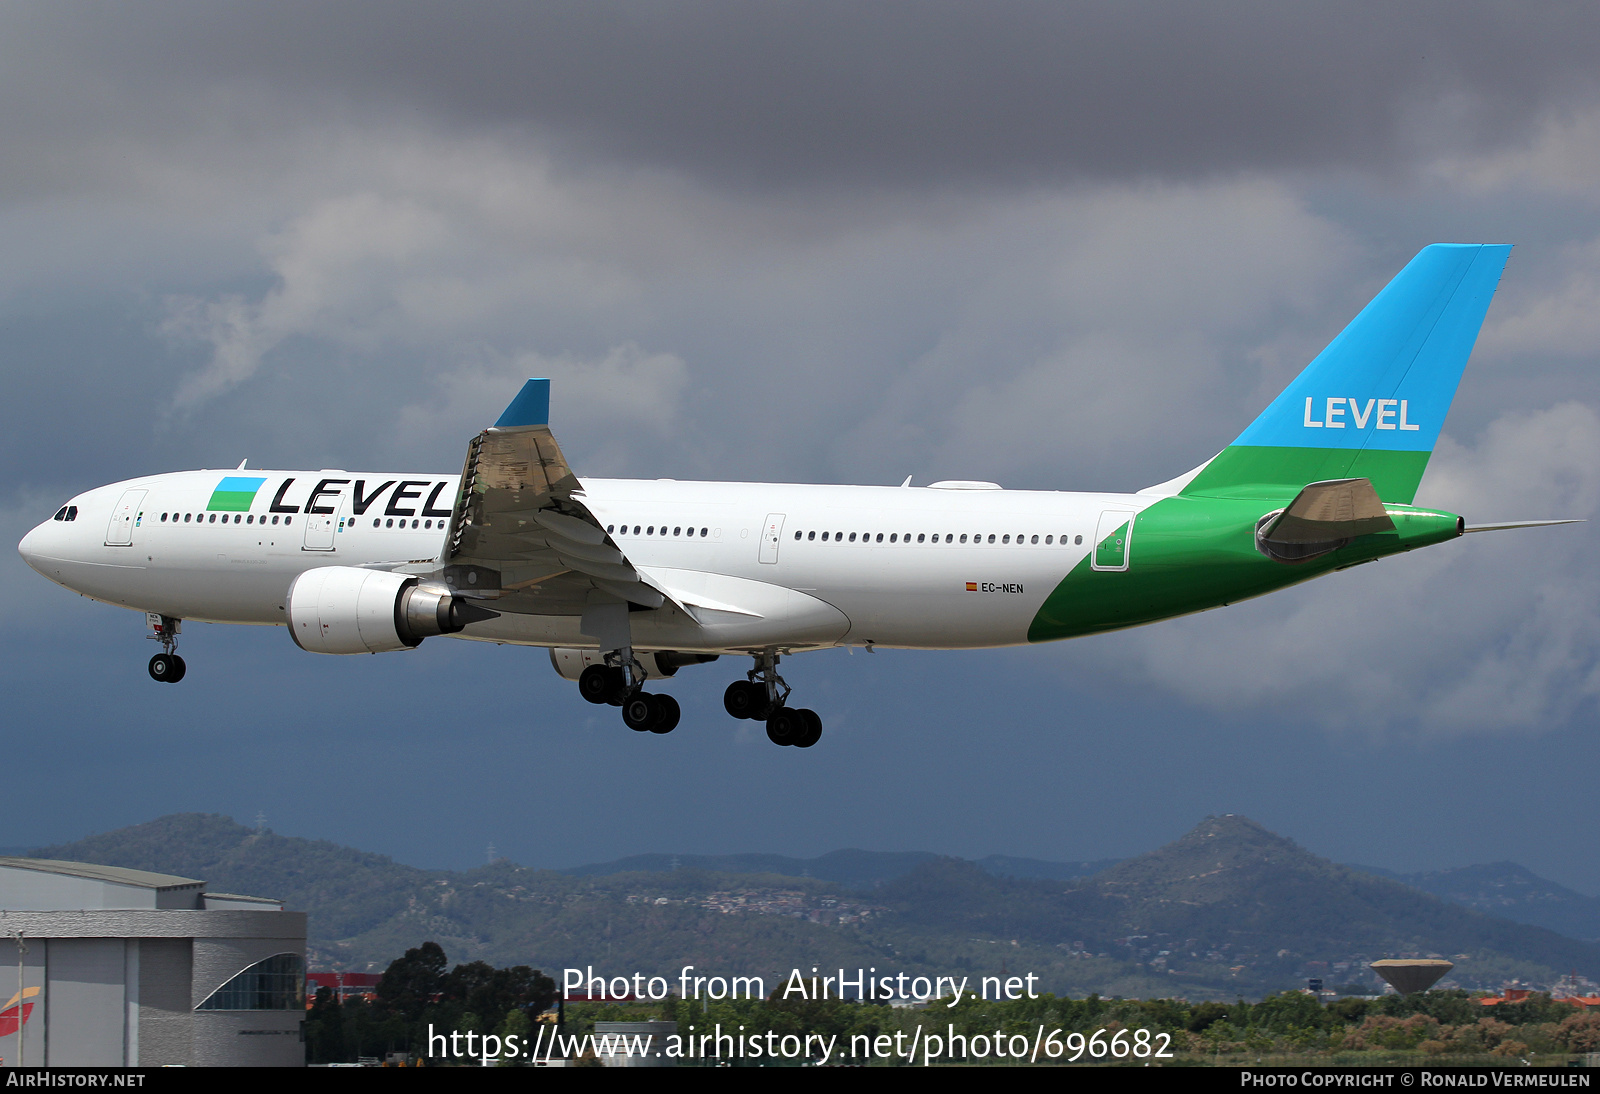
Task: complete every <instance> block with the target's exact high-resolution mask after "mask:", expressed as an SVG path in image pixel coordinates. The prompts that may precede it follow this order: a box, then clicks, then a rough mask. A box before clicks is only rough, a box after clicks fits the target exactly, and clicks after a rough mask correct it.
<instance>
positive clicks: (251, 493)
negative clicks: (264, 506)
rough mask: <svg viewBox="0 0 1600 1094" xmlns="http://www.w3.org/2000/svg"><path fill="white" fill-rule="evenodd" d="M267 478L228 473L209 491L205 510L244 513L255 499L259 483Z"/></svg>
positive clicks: (259, 487) (259, 486)
mask: <svg viewBox="0 0 1600 1094" xmlns="http://www.w3.org/2000/svg"><path fill="white" fill-rule="evenodd" d="M266 481H267V480H266V479H264V478H262V479H255V478H248V477H245V476H242V475H229V476H228V477H227V478H225V479H223V480H222V481H221V482H219V483H217V488H216V489H215V490H213V491H212V492H211V501H210V502H209V503H208V504H207V505H206V511H207V512H219V513H244V512H248V511H249V509H250V504H251V503H252V502H254V501H255V500H256V491H257V490H260V489H261V484H262V483H264V482H266Z"/></svg>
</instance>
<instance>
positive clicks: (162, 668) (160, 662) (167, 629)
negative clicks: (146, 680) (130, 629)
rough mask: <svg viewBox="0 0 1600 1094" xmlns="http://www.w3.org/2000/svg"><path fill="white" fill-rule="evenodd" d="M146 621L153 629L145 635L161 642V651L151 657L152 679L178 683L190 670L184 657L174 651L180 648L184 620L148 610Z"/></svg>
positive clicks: (164, 682) (166, 682)
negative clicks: (180, 635)
mask: <svg viewBox="0 0 1600 1094" xmlns="http://www.w3.org/2000/svg"><path fill="white" fill-rule="evenodd" d="M145 622H147V623H148V624H149V625H150V631H151V633H150V634H147V635H145V637H146V638H149V639H152V640H154V641H157V642H160V643H161V652H160V653H158V654H156V655H155V656H154V657H152V658H150V679H152V680H156V681H159V682H160V683H163V684H176V683H177V682H178V681H179V680H182V679H183V674H184V673H185V672H187V671H188V666H186V665H185V664H184V663H183V658H181V657H179V656H178V655H177V653H176V652H174V651H175V650H176V649H177V648H178V632H179V631H180V630H182V629H183V620H181V619H174V618H173V617H172V616H170V615H157V614H156V613H154V612H148V613H146V615H145Z"/></svg>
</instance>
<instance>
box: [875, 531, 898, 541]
mask: <svg viewBox="0 0 1600 1094" xmlns="http://www.w3.org/2000/svg"><path fill="white" fill-rule="evenodd" d="M878 538H879V539H882V538H883V537H882V536H879V537H878ZM897 541H898V537H897V536H896V535H895V534H894V533H893V532H891V533H890V534H889V542H890V543H895V542H897Z"/></svg>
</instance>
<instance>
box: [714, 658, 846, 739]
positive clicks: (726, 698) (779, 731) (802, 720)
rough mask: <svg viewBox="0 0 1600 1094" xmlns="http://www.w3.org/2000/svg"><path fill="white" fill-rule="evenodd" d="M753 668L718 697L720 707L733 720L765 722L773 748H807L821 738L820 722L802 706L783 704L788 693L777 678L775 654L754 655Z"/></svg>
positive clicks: (782, 680) (814, 712)
mask: <svg viewBox="0 0 1600 1094" xmlns="http://www.w3.org/2000/svg"><path fill="white" fill-rule="evenodd" d="M755 659H756V666H755V668H753V669H751V670H750V672H749V673H748V674H747V679H744V680H735V681H734V682H733V683H731V684H729V685H728V690H727V691H726V692H724V693H723V695H722V707H723V709H724V710H726V711H727V712H728V713H729V714H731V715H733V716H734V717H735V718H748V719H750V720H751V721H755V722H766V723H767V740H769V741H771V742H772V743H773V744H775V745H793V746H794V747H796V748H810V747H811V746H812V745H814V744H816V743H817V742H818V741H819V740H821V739H822V719H821V718H820V717H818V715H817V712H816V711H814V710H809V709H807V708H805V707H801V708H799V709H795V708H792V707H789V706H787V705H785V704H787V703H788V701H789V693H790V691H791V689H790V687H789V685H788V684H787V683H786V682H785V681H784V679H783V677H781V676H779V675H778V651H777V650H771V649H768V650H763V651H761V652H760V653H758V654H756V655H755Z"/></svg>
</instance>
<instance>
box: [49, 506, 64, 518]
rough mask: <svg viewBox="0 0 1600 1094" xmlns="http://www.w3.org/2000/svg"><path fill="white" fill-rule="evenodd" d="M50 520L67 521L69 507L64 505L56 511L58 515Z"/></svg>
mask: <svg viewBox="0 0 1600 1094" xmlns="http://www.w3.org/2000/svg"><path fill="white" fill-rule="evenodd" d="M50 519H51V520H66V519H67V507H66V506H65V505H63V506H62V507H61V508H60V509H57V510H56V515H55V516H53V517H51V518H50Z"/></svg>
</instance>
